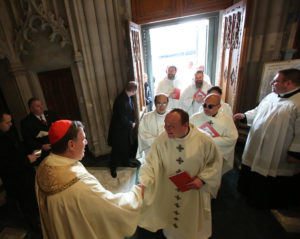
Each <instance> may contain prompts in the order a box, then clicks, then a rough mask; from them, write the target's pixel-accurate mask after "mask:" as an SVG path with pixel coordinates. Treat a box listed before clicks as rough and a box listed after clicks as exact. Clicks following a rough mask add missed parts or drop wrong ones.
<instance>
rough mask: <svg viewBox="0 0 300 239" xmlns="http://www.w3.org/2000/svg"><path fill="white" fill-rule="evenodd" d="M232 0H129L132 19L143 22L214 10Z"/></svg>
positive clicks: (228, 4) (227, 5)
mask: <svg viewBox="0 0 300 239" xmlns="http://www.w3.org/2000/svg"><path fill="white" fill-rule="evenodd" d="M232 2H233V1H232V0H131V7H132V19H133V21H134V22H135V23H138V24H144V23H150V22H155V21H160V20H167V19H170V18H177V17H184V16H189V15H194V14H200V13H208V12H214V11H218V10H222V9H225V8H227V7H229V6H230V5H232Z"/></svg>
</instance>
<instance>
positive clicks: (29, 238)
mask: <svg viewBox="0 0 300 239" xmlns="http://www.w3.org/2000/svg"><path fill="white" fill-rule="evenodd" d="M83 163H84V164H85V165H86V167H87V169H88V171H89V172H91V173H92V174H93V175H95V177H97V178H98V180H99V181H100V182H101V183H102V184H103V186H104V187H105V188H107V189H109V190H111V191H112V192H114V193H116V192H125V191H128V190H129V189H130V187H131V186H132V185H133V184H134V183H136V175H137V171H136V169H134V168H118V177H117V178H115V179H113V178H112V177H111V176H110V173H109V169H108V168H107V167H106V166H107V158H102V159H85V160H84V161H83ZM237 179H238V166H237V167H236V169H234V170H231V171H230V172H228V173H227V174H225V175H224V176H223V179H222V185H221V188H220V191H219V194H218V197H217V198H216V199H213V200H212V222H213V235H212V237H211V239H296V238H300V232H299V231H298V233H295V230H296V231H297V228H298V229H299V228H300V226H299V225H300V224H293V225H292V220H294V221H295V220H299V215H300V209H295V210H294V211H293V213H289V218H285V219H284V218H283V219H282V218H281V223H282V220H283V221H285V225H284V223H282V224H280V223H279V221H280V218H278V215H277V216H276V215H275V214H276V212H275V213H274V212H271V211H270V210H258V209H255V208H252V207H250V206H249V205H248V204H247V203H246V200H245V199H244V198H243V197H242V196H241V195H240V194H239V193H238V192H237V191H236V183H237ZM277 214H278V213H277ZM293 223H294V222H293ZM295 225H296V226H295ZM290 229H292V230H290ZM291 231H292V232H291ZM41 238H42V234H41V232H40V231H33V230H31V229H30V228H29V227H28V226H27V223H26V221H25V219H24V218H23V216H22V214H21V213H20V210H19V209H18V207H17V205H16V203H15V202H13V201H8V202H7V203H6V204H5V205H3V206H1V207H0V239H41ZM162 238H164V237H163V235H162V232H161V231H158V232H156V233H151V232H148V231H146V230H143V229H141V228H138V229H137V231H136V233H135V234H134V235H133V236H132V237H131V239H162Z"/></svg>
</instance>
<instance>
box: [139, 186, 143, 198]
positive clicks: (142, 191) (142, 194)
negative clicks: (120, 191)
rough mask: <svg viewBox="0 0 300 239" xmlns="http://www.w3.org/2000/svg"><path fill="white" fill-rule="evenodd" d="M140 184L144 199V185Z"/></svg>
mask: <svg viewBox="0 0 300 239" xmlns="http://www.w3.org/2000/svg"><path fill="white" fill-rule="evenodd" d="M138 186H139V187H140V188H141V189H142V199H144V185H143V184H138Z"/></svg>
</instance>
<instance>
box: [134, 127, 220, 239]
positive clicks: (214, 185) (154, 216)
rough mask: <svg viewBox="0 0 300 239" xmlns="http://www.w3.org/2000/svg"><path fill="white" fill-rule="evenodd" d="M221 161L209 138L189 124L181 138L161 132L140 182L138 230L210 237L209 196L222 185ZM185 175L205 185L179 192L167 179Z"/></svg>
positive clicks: (190, 238)
mask: <svg viewBox="0 0 300 239" xmlns="http://www.w3.org/2000/svg"><path fill="white" fill-rule="evenodd" d="M221 168H222V157H221V155H220V153H219V150H218V148H217V147H216V145H215V144H214V143H213V141H212V140H211V138H210V137H209V136H208V135H206V134H205V133H203V132H201V131H199V130H198V129H196V128H195V127H194V126H193V125H192V124H190V131H189V133H188V135H187V136H185V137H183V138H176V139H170V138H168V135H167V133H166V132H163V133H162V134H161V135H160V136H159V137H158V138H157V139H156V140H155V142H154V143H153V145H152V147H151V149H150V151H149V153H148V155H147V157H146V163H145V164H144V165H143V166H142V167H141V170H140V174H139V181H140V182H141V183H142V184H143V185H145V199H144V204H143V207H142V213H141V217H140V221H139V226H140V227H143V228H145V229H147V230H150V231H153V232H155V231H157V230H159V229H167V230H168V231H172V234H174V233H175V234H177V235H180V237H181V238H182V239H204V238H205V239H207V238H208V237H210V236H211V205H210V200H211V196H213V197H216V195H217V191H218V188H219V186H220V181H221ZM180 171H187V172H188V173H189V175H190V176H191V177H195V176H197V177H199V178H200V179H202V180H203V181H204V182H205V185H204V186H203V187H202V188H201V189H200V190H189V191H186V192H180V191H178V189H177V187H176V186H175V185H174V184H173V183H172V182H171V181H170V179H169V177H170V176H172V175H174V174H176V173H179V172H180Z"/></svg>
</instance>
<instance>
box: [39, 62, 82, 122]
mask: <svg viewBox="0 0 300 239" xmlns="http://www.w3.org/2000/svg"><path fill="white" fill-rule="evenodd" d="M38 78H39V80H40V84H41V87H42V90H43V93H44V97H45V100H46V103H47V107H48V109H50V110H52V111H54V112H55V113H56V114H57V116H58V117H59V118H60V119H69V120H81V116H80V111H79V106H78V101H77V96H76V92H75V87H74V82H73V78H72V73H71V70H70V68H67V69H60V70H54V71H47V72H41V73H38Z"/></svg>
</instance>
